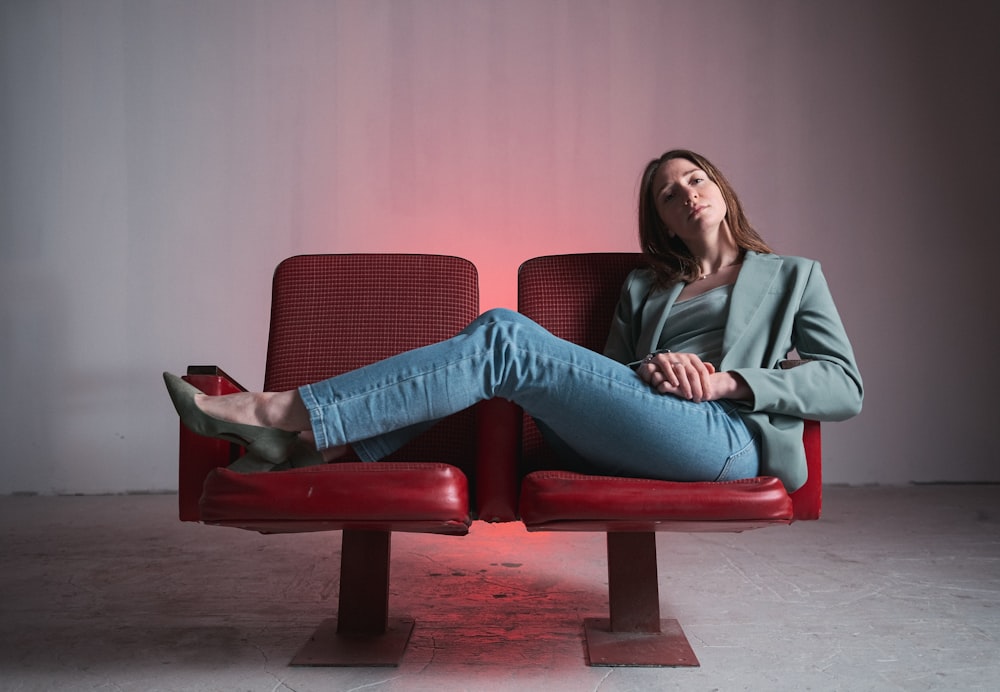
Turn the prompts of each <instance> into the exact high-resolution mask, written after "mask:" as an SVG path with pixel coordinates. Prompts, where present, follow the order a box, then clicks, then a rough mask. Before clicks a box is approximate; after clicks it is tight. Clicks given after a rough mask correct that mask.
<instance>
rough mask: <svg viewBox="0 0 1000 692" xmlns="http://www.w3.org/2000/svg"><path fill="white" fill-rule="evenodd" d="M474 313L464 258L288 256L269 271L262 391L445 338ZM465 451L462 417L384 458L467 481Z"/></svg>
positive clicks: (469, 433) (467, 415)
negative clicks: (451, 470)
mask: <svg viewBox="0 0 1000 692" xmlns="http://www.w3.org/2000/svg"><path fill="white" fill-rule="evenodd" d="M478 312H479V279H478V273H477V271H476V268H475V266H474V265H473V264H472V263H471V262H469V261H468V260H465V259H461V258H458V257H449V256H441V255H409V254H344V255H300V256H296V257H291V258H289V259H286V260H285V261H283V262H282V263H281V264H280V265H278V268H277V269H276V270H275V273H274V281H273V293H272V301H271V326H270V334H269V339H268V347H267V364H266V369H265V376H264V389H265V390H268V391H285V390H288V389H293V388H295V387H299V386H301V385H303V384H307V383H310V382H316V381H318V380H322V379H326V378H328V377H333V376H334V375H339V374H341V373H344V372H347V371H348V370H353V369H356V368H360V367H362V366H364V365H368V364H369V363H372V362H375V361H377V360H381V359H384V358H387V357H389V356H392V355H395V354H397V353H401V352H403V351H408V350H411V349H414V348H418V347H420V346H425V345H427V344H431V343H434V342H437V341H441V340H443V339H447V338H450V337H452V336H454V335H455V334H457V333H458V332H459V331H461V330H462V329H463V328H465V326H466V325H468V323H469V322H471V321H472V320H474V319H475V318H476V316H477V314H478ZM475 450H476V440H475V423H474V415H473V412H472V411H471V410H470V411H464V412H462V413H459V414H456V415H455V416H452V417H450V418H448V419H446V420H445V421H442V422H441V423H440V424H438V425H436V426H435V427H434V428H432V429H431V430H429V431H428V432H426V433H424V434H423V435H421V436H420V437H419V438H417V439H415V440H413V441H412V442H411V443H410V444H408V445H407V446H405V447H404V448H403V449H401V450H399V451H398V452H396V453H395V454H393V455H392V456H391V457H390V458H389V459H388V460H391V461H437V462H443V463H447V464H452V465H454V466H458V467H459V468H461V469H462V470H463V471H465V472H466V474H467V475H469V474H471V473H472V472H473V471H474V457H475ZM472 480H473V479H472V478H470V481H472Z"/></svg>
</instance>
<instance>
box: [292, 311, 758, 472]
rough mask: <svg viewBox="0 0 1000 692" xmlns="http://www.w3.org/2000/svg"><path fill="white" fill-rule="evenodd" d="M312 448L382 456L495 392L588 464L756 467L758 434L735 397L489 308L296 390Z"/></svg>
mask: <svg viewBox="0 0 1000 692" xmlns="http://www.w3.org/2000/svg"><path fill="white" fill-rule="evenodd" d="M299 393H300V395H301V396H302V400H303V402H304V403H305V405H306V408H307V409H309V414H310V418H311V422H312V429H313V433H314V434H315V436H316V444H317V446H318V447H320V448H321V449H322V448H326V447H332V446H337V445H343V444H350V445H351V446H352V447H353V448H354V450H355V452H356V453H357V454H358V456H359V457H360V458H361V459H363V460H366V461H375V460H378V459H381V458H383V457H385V456H387V455H388V454H390V453H391V452H393V451H395V450H396V449H398V448H399V447H401V446H402V445H403V444H405V443H406V442H407V441H408V440H409V439H411V438H412V437H413V436H414V435H416V434H419V433H420V432H422V431H423V430H425V429H426V428H428V427H429V426H430V425H432V424H433V422H434V421H437V420H440V419H441V418H444V417H445V416H448V415H450V414H452V413H456V412H458V411H461V410H463V409H465V408H468V407H469V406H472V405H473V404H476V403H477V402H479V401H483V400H485V399H491V398H493V397H502V398H504V399H508V400H510V401H513V402H514V403H516V404H518V405H519V406H521V407H522V408H523V409H524V410H525V411H526V412H527V413H528V414H529V415H531V416H532V417H533V418H534V419H535V420H536V421H537V422H538V425H539V429H540V430H541V431H542V433H543V435H544V436H545V437H546V438H547V440H548V441H549V442H550V443H551V444H552V445H554V446H555V447H556V448H558V449H559V450H560V451H561V452H563V453H565V454H568V455H569V456H570V457H575V458H576V459H577V460H578V462H579V464H578V467H579V468H578V469H575V470H580V471H582V472H587V473H601V474H606V475H617V476H636V477H643V478H658V479H663V480H674V481H715V480H735V479H739V478H750V477H753V476H756V475H757V469H758V464H759V443H758V441H757V439H756V437H755V436H754V434H753V433H752V432H751V431H750V430H749V429H748V428H747V426H746V424H745V423H744V421H743V419H742V418H741V417H740V416H739V414H738V413H737V411H736V407H735V405H733V403H732V402H729V401H726V400H721V401H711V402H704V403H692V402H690V401H686V400H683V399H679V398H677V397H674V396H670V395H664V394H659V393H657V392H655V391H653V390H652V389H651V388H650V387H649V385H647V384H646V383H645V382H644V381H643V380H642V379H641V378H640V377H639V376H638V375H637V374H636V373H635V372H634V371H633V370H632V369H631V368H629V367H628V366H626V365H623V364H621V363H618V362H616V361H613V360H611V359H610V358H607V357H605V356H603V355H601V354H599V353H595V352H593V351H591V350H589V349H586V348H583V347H581V346H577V345H576V344H573V343H570V342H568V341H564V340H563V339H559V338H558V337H556V336H554V335H552V334H551V333H550V332H548V331H546V330H545V329H543V328H542V327H540V326H539V325H538V324H536V323H535V322H533V321H531V320H529V319H528V318H527V317H524V316H523V315H521V314H520V313H517V312H513V311H511V310H505V309H496V310H490V311H488V312H486V313H484V314H483V315H481V316H480V317H479V318H477V319H476V320H475V321H473V322H472V324H470V325H469V326H468V327H467V328H466V329H464V330H463V331H462V332H461V333H460V334H458V335H457V336H455V337H453V338H451V339H448V340H446V341H442V342H440V343H437V344H432V345H430V346H425V347H423V348H418V349H415V350H412V351H408V352H405V353H402V354H400V355H398V356H394V357H392V358H389V359H387V360H384V361H381V362H378V363H374V364H372V365H369V366H366V367H364V368H360V369H358V370H354V371H352V372H348V373H345V374H343V375H338V376H337V377H333V378H331V379H329V380H324V381H322V382H317V383H315V384H311V385H305V386H303V387H301V388H300V389H299Z"/></svg>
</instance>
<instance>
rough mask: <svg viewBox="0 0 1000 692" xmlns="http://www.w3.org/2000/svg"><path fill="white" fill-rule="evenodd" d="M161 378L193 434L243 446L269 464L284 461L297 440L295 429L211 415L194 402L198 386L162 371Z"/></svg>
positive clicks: (183, 421)
mask: <svg viewBox="0 0 1000 692" xmlns="http://www.w3.org/2000/svg"><path fill="white" fill-rule="evenodd" d="M163 381H164V382H165V383H166V385H167V392H168V393H169V394H170V400H171V401H172V402H173V403H174V408H175V409H176V410H177V415H179V416H180V417H181V422H182V423H184V425H185V426H186V427H187V428H188V429H189V430H190V431H191V432H193V433H196V434H198V435H204V436H205V437H214V438H216V439H219V440H226V441H227V442H233V443H236V444H238V445H241V446H243V447H246V449H247V452H251V453H253V455H254V457H255V458H257V459H260V460H263V461H265V462H267V463H269V464H272V465H274V464H280V463H282V462H283V461H285V460H286V459H287V458H288V455H289V453H290V452H291V450H292V445H294V444H295V441H296V440H297V439H298V436H299V434H298V433H297V432H289V431H287V430H278V429H276V428H264V427H261V426H258V425H246V424H244V423H230V422H229V421H224V420H221V419H219V418H215V417H213V416H210V415H208V414H207V413H205V412H204V411H202V410H201V409H200V408H198V406H197V405H196V404H195V403H194V397H195V395H196V394H199V393H200V390H199V389H198V388H197V387H195V386H194V385H192V384H189V383H187V382H185V381H184V380H182V379H181V378H179V377H177V375H172V374H171V373H169V372H165V373H163Z"/></svg>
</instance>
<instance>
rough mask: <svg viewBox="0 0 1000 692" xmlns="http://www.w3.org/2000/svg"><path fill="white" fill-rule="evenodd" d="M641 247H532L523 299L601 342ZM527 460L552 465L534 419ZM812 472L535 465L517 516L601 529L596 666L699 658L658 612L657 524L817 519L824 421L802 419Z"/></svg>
mask: <svg viewBox="0 0 1000 692" xmlns="http://www.w3.org/2000/svg"><path fill="white" fill-rule="evenodd" d="M641 262H642V257H641V255H639V254H633V253H599V254H578V255H559V256H549V257H538V258H535V259H532V260H529V261H527V262H525V263H524V264H523V265H522V266H521V269H520V272H519V275H518V309H519V310H520V311H521V312H522V313H523V314H525V315H527V316H528V317H530V318H531V319H533V320H535V321H536V322H538V323H540V324H541V325H542V326H543V327H545V328H547V329H549V330H550V331H552V332H553V333H555V334H556V335H557V336H560V337H562V338H564V339H568V340H569V341H573V342H575V343H578V344H581V345H583V346H586V347H588V348H591V349H593V350H596V351H600V350H602V349H603V347H604V342H605V340H606V338H607V334H608V329H609V327H610V325H611V318H612V315H613V313H614V309H615V305H616V302H617V300H618V296H619V292H620V289H621V286H622V284H623V283H624V280H625V277H626V275H627V274H628V272H629V271H631V270H632V269H633V268H635V267H637V266H639V265H640V264H641ZM523 426H524V427H523V435H522V454H523V462H522V463H523V464H524V466H525V468H526V469H527V470H532V469H546V468H547V467H551V466H552V462H551V461H550V460H549V459H548V456H547V455H548V452H547V451H546V449H545V447H544V443H543V442H542V439H541V436H540V434H539V433H538V430H537V429H536V428H535V426H534V424H533V422H532V421H531V420H530V419H529V418H527V417H525V419H524V421H523ZM804 444H805V445H806V451H807V456H808V463H809V481H808V483H807V484H806V485H805V486H804V487H803V488H801V489H800V490H798V491H797V492H795V493H791V494H789V493H788V492H786V490H785V488H784V486H783V485H782V483H781V481H780V480H778V479H777V478H768V477H761V478H755V479H751V480H746V481H736V482H725V483H673V482H666V481H655V480H647V479H637V478H609V477H601V476H587V475H581V474H575V473H568V472H565V471H550V470H533V471H531V472H530V473H528V474H527V475H526V476H525V478H524V479H523V482H522V484H521V493H520V505H519V514H520V517H521V519H522V521H523V522H524V523H525V525H526V527H527V529H528V530H529V531H602V532H607V543H608V592H609V606H610V617H608V618H589V619H587V620H586V622H585V632H586V636H587V648H588V654H589V659H590V664H591V665H668V666H689V665H694V666H696V665H698V660H697V657H696V656H695V654H694V652H693V651H692V650H691V647H690V645H689V644H688V641H687V638H686V637H685V635H684V632H683V630H682V629H681V628H680V625H679V624H678V623H677V621H676V620H661V618H660V601H659V592H658V584H657V581H658V578H657V564H656V533H655V532H657V531H737V532H738V531H744V530H746V529H753V528H760V527H764V526H770V525H773V524H789V523H791V522H792V521H793V520H795V519H817V518H818V517H819V513H820V505H821V460H820V440H819V424H818V423H815V422H807V425H806V431H805V436H804Z"/></svg>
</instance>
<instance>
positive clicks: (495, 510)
mask: <svg viewBox="0 0 1000 692" xmlns="http://www.w3.org/2000/svg"><path fill="white" fill-rule="evenodd" d="M523 418H524V416H523V414H522V412H521V407H520V406H517V405H516V404H512V403H511V402H509V401H506V400H504V399H490V400H489V401H483V402H481V403H479V404H478V405H477V407H476V445H477V450H476V507H477V510H478V516H479V518H480V519H482V520H483V521H488V522H502V521H516V520H517V494H518V484H519V479H518V459H519V457H520V451H521V422H522V420H523Z"/></svg>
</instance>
